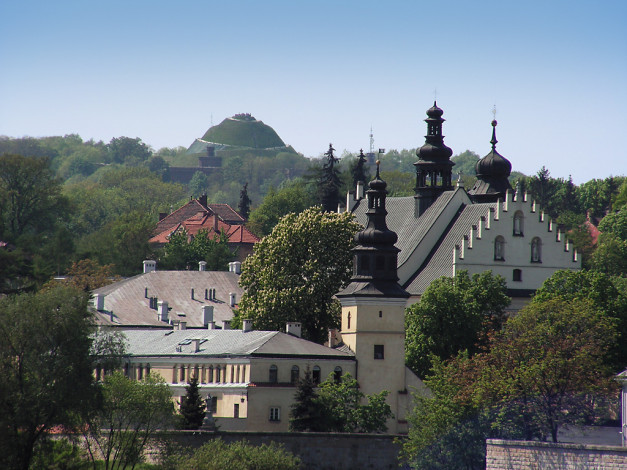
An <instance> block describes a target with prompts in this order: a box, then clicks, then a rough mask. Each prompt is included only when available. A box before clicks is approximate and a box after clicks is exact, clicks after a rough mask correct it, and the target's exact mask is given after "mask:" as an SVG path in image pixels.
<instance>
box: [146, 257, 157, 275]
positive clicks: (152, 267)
mask: <svg viewBox="0 0 627 470" xmlns="http://www.w3.org/2000/svg"><path fill="white" fill-rule="evenodd" d="M156 270H157V262H156V261H154V260H151V259H147V260H144V274H147V273H152V272H154V271H156Z"/></svg>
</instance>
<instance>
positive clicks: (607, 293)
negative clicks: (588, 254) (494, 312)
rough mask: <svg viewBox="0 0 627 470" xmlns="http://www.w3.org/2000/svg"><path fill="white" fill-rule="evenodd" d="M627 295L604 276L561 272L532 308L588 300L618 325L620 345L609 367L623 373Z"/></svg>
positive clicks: (626, 357) (547, 283)
mask: <svg viewBox="0 0 627 470" xmlns="http://www.w3.org/2000/svg"><path fill="white" fill-rule="evenodd" d="M626 294H627V292H625V291H623V290H621V289H620V288H619V287H618V285H617V280H616V279H613V278H612V277H611V276H608V275H607V274H605V273H602V272H595V271H585V270H582V271H570V270H560V271H556V272H555V273H553V275H552V276H551V277H549V278H548V279H547V280H545V281H544V283H543V284H542V286H541V287H540V289H538V290H537V291H536V295H535V296H534V297H533V299H532V301H531V302H532V304H537V303H544V302H546V301H549V300H555V299H557V300H562V301H567V302H570V301H574V300H586V301H589V302H592V305H593V306H594V308H595V309H596V310H597V311H598V312H600V313H601V314H603V315H604V316H605V317H607V318H610V319H613V321H614V322H615V327H616V331H617V334H618V341H616V343H615V344H614V345H613V346H612V347H611V348H610V352H609V356H608V364H609V365H610V367H612V368H613V370H614V371H615V372H617V373H618V372H620V371H621V370H623V369H624V368H625V364H626V363H627V351H626V350H625V348H624V347H623V346H622V345H623V343H624V339H625V338H627V295H626Z"/></svg>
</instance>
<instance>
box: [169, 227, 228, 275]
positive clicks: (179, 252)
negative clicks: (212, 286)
mask: <svg viewBox="0 0 627 470" xmlns="http://www.w3.org/2000/svg"><path fill="white" fill-rule="evenodd" d="M188 238H189V237H188V235H187V232H186V231H185V230H183V231H181V232H178V233H173V234H172V235H170V238H169V240H168V243H166V244H165V246H164V247H163V256H161V257H160V260H159V261H160V263H161V264H162V266H163V267H164V268H166V269H191V268H192V267H193V266H197V265H198V262H199V261H206V262H207V269H208V270H210V271H226V270H227V268H228V263H229V262H230V261H232V260H233V259H234V258H235V254H234V253H233V251H231V249H230V248H229V244H228V242H229V239H228V237H227V236H226V234H225V233H224V232H220V234H219V235H217V236H214V237H210V236H209V235H208V233H207V231H206V230H200V231H199V232H198V233H197V234H196V236H195V237H193V238H192V239H191V240H190V241H188Z"/></svg>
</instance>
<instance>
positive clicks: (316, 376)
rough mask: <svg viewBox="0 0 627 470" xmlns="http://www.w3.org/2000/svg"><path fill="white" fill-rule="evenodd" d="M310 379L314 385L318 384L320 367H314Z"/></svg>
mask: <svg viewBox="0 0 627 470" xmlns="http://www.w3.org/2000/svg"><path fill="white" fill-rule="evenodd" d="M311 378H312V379H313V381H314V383H315V384H316V385H317V384H319V383H320V367H319V366H314V368H313V371H312V372H311Z"/></svg>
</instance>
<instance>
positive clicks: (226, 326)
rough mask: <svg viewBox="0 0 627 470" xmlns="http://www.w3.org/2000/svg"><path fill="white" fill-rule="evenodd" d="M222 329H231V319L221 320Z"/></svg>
mask: <svg viewBox="0 0 627 470" xmlns="http://www.w3.org/2000/svg"><path fill="white" fill-rule="evenodd" d="M222 329H223V330H230V329H231V320H223V321H222Z"/></svg>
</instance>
